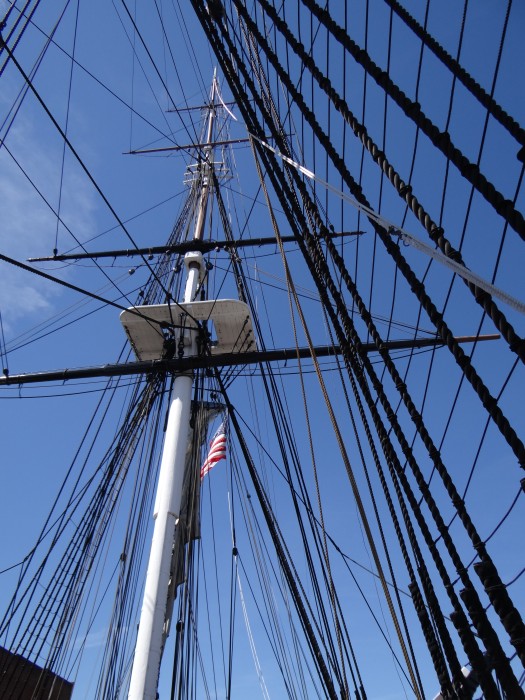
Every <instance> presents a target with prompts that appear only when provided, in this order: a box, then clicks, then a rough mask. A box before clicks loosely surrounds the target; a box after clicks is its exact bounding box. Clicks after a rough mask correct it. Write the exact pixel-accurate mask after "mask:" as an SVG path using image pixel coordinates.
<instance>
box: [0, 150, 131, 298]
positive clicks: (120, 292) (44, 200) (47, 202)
mask: <svg viewBox="0 0 525 700" xmlns="http://www.w3.org/2000/svg"><path fill="white" fill-rule="evenodd" d="M2 145H3V147H4V149H5V151H6V152H7V153H8V154H9V156H10V158H11V159H12V160H13V162H14V163H15V165H16V166H17V167H18V168H19V169H20V171H21V172H22V174H23V175H24V177H25V178H26V179H27V180H28V182H29V183H30V184H31V186H32V187H33V188H34V189H35V191H36V193H37V194H38V195H39V197H40V198H41V199H42V201H43V202H44V204H45V205H46V206H47V207H48V208H49V209H50V211H51V212H52V213H53V214H54V215H55V217H56V220H57V231H58V223H59V222H60V223H61V224H62V226H64V228H65V229H66V231H67V232H68V233H69V234H70V236H71V237H72V238H73V239H74V240H75V241H76V243H77V244H78V245H79V246H80V247H81V248H82V250H84V252H86V254H87V251H86V248H85V247H84V245H83V244H82V243H81V242H80V241H79V240H78V238H77V237H76V236H75V234H74V233H73V231H72V230H71V229H70V228H69V226H67V225H66V223H65V222H64V221H62V219H61V218H60V211H55V209H54V208H53V207H52V205H51V203H50V202H49V201H48V200H47V199H46V197H45V196H44V194H43V193H42V192H41V190H39V189H38V187H37V185H36V183H35V182H34V181H33V180H32V179H31V178H30V177H29V175H28V173H26V171H25V170H24V168H23V166H22V164H21V163H20V162H19V161H18V160H17V158H16V157H15V156H14V154H13V153H12V152H11V150H10V149H9V148H8V147H7V145H6V144H5V142H3V144H2ZM59 207H60V203H59ZM55 252H56V248H55ZM94 262H95V265H96V267H97V268H98V269H99V270H100V272H102V274H103V275H104V277H105V278H106V279H107V280H108V281H109V283H110V285H111V286H113V287H114V288H115V289H116V290H117V292H118V293H119V295H120V298H122V299H125V300H126V301H127V302H128V303H129V304H132V302H131V301H130V300H129V299H128V297H127V295H126V294H125V293H124V292H123V291H122V290H121V289H119V287H118V286H117V285H116V283H115V282H114V281H113V280H112V279H111V277H110V276H109V275H108V274H107V273H106V272H104V270H103V269H102V267H101V265H99V263H98V262H96V261H94ZM12 264H16V263H14V262H13V263H12ZM23 269H26V268H23ZM29 269H30V270H32V271H33V272H35V274H38V273H37V271H36V270H35V269H34V268H29ZM49 279H51V278H49ZM83 293H84V294H85V295H87V296H89V294H88V292H83ZM107 303H110V302H107Z"/></svg>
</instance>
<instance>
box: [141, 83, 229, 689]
mask: <svg viewBox="0 0 525 700" xmlns="http://www.w3.org/2000/svg"><path fill="white" fill-rule="evenodd" d="M215 89H216V78H215V75H214V77H213V84H212V89H211V95H210V107H209V111H208V124H207V130H206V142H205V143H206V146H205V147H204V154H205V158H204V162H203V165H202V172H201V175H202V177H201V194H200V199H199V205H198V208H197V216H196V220H195V229H194V235H193V238H194V240H201V238H202V234H203V229H204V221H205V217H206V208H207V204H208V197H209V192H210V180H211V178H210V175H211V167H212V166H211V163H210V156H211V153H212V152H213V147H212V146H211V142H212V137H213V124H214V117H215V108H214V101H215ZM184 262H185V265H186V270H187V279H186V288H185V291H184V298H183V300H182V302H183V303H191V302H193V300H194V298H195V293H196V291H197V288H198V285H199V281H200V279H201V277H202V270H203V259H202V255H201V253H199V252H192V253H187V254H186V256H185V258H184ZM172 312H173V315H174V316H176V315H177V310H176V308H172ZM180 325H181V326H182V325H184V324H183V323H181V324H180ZM189 335H190V337H189V344H187V345H185V350H186V355H187V356H192V355H195V354H196V351H197V348H196V331H195V330H190V331H189ZM192 386H193V376H192V373H188V374H187V375H178V376H177V377H176V379H175V381H174V384H173V394H172V401H171V405H170V408H169V414H168V424H167V428H166V437H165V442H164V449H163V454H162V461H161V466H160V473H159V480H158V485H157V495H156V499H155V508H154V513H153V518H154V520H155V526H154V530H153V539H152V542H151V550H150V557H149V563H148V572H147V575H146V583H145V587H144V598H143V603H142V611H141V616H140V623H139V630H138V635H137V643H136V646H135V656H134V659H133V668H132V672H131V681H130V687H129V694H128V698H129V700H156V698H157V686H158V679H159V672H160V663H161V658H162V651H163V643H164V628H165V622H166V609H167V603H168V586H169V580H170V570H171V560H172V547H173V539H174V535H175V527H176V524H177V520H178V517H179V513H180V507H181V494H182V481H183V477H184V464H185V455H186V448H187V441H188V432H189V424H190V407H191V395H192Z"/></svg>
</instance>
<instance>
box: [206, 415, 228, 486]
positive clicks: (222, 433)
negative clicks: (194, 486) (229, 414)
mask: <svg viewBox="0 0 525 700" xmlns="http://www.w3.org/2000/svg"><path fill="white" fill-rule="evenodd" d="M221 459H226V422H225V421H223V422H222V423H221V424H220V426H219V428H218V430H217V432H216V433H215V435H214V436H213V440H212V441H211V442H210V450H209V452H208V456H207V457H206V459H205V460H204V463H203V465H202V467H201V480H202V479H204V477H205V476H206V474H207V473H208V472H209V471H210V469H213V467H214V466H215V465H216V464H217V462H220V460H221Z"/></svg>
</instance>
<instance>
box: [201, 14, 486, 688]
mask: <svg viewBox="0 0 525 700" xmlns="http://www.w3.org/2000/svg"><path fill="white" fill-rule="evenodd" d="M196 9H197V8H196ZM200 19H201V21H202V22H203V24H204V25H205V26H206V27H207V30H208V32H209V35H210V40H213V41H215V37H214V32H215V26H214V25H213V24H210V23H209V22H208V20H207V18H205V17H204V16H200ZM225 38H226V40H228V37H227V35H226V36H225ZM229 46H230V51H233V52H234V49H233V47H232V46H231V45H230V44H229ZM219 55H220V54H219ZM222 63H223V67H224V69H225V71H226V73H227V74H228V64H227V63H226V62H225V61H222ZM237 65H238V66H239V67H240V68H241V69H242V68H243V64H242V62H238V63H237ZM243 72H244V71H243ZM244 75H245V77H246V73H245V72H244ZM230 86H231V88H232V90H233V91H234V92H236V91H237V90H236V87H237V83H236V82H235V81H230ZM245 107H248V105H245ZM245 118H247V117H245ZM281 204H282V206H285V205H284V203H283V201H282V200H281ZM305 230H306V229H305ZM328 308H330V307H328ZM334 322H335V319H334ZM341 342H342V341H341ZM363 359H366V358H363ZM377 389H379V387H377ZM381 397H382V401H384V400H385V397H384V395H383V394H381ZM400 438H401V436H400ZM412 466H413V469H414V468H416V467H417V465H415V464H413V465H412ZM421 486H423V484H421ZM426 495H427V497H428V496H429V494H428V493H427V494H426ZM433 514H434V515H435V516H436V517H437V511H433ZM423 524H424V523H423V522H421V525H423ZM432 551H433V550H432ZM459 614H460V612H459V609H458V615H459ZM471 651H473V649H471ZM472 658H473V657H472ZM478 668H479V666H478ZM480 670H481V669H480ZM485 681H486V682H488V681H489V677H488V676H486V674H485Z"/></svg>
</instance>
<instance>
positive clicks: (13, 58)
mask: <svg viewBox="0 0 525 700" xmlns="http://www.w3.org/2000/svg"><path fill="white" fill-rule="evenodd" d="M7 51H9V49H7ZM10 55H11V58H12V60H13V63H14V64H15V66H16V68H17V70H18V71H19V72H20V74H21V75H22V77H23V78H24V80H26V82H27V83H28V85H29V88H30V90H31V92H32V93H33V95H34V96H35V97H36V99H37V100H38V102H39V103H40V105H41V106H42V108H43V109H44V111H45V112H46V114H47V115H48V117H49V118H50V119H51V121H52V123H53V125H54V126H55V128H56V129H57V131H58V132H59V134H60V135H61V137H62V138H63V139H64V140H65V142H66V144H67V145H68V148H69V149H70V151H71V153H72V154H73V155H74V157H75V159H76V160H77V162H78V163H79V165H80V167H81V168H82V170H83V171H84V173H85V174H86V175H87V177H88V179H89V180H90V182H91V183H92V185H93V186H94V187H95V189H96V191H97V192H98V193H99V195H100V196H101V197H102V200H103V201H104V203H105V204H106V206H107V207H108V209H109V210H110V212H111V213H112V215H113V216H114V217H115V219H116V220H117V221H118V223H119V225H120V228H121V230H122V231H123V232H124V234H125V235H126V237H127V238H128V240H129V241H130V242H131V244H132V245H133V247H134V248H135V249H136V248H138V246H137V244H136V243H135V241H134V240H133V237H132V236H131V234H130V233H129V231H128V230H127V228H126V226H125V225H124V222H123V221H122V220H121V219H120V217H119V215H118V214H117V212H116V211H115V209H114V208H113V206H112V205H111V203H110V202H109V200H108V199H107V197H106V196H105V195H104V193H103V192H102V190H101V189H100V187H99V185H98V184H97V182H96V181H95V179H94V177H93V175H91V173H90V171H89V170H88V168H87V166H86V165H85V164H84V162H83V160H82V159H81V158H80V156H79V155H78V153H77V151H76V150H75V148H74V146H73V144H72V143H71V142H70V141H69V139H68V138H67V136H66V135H65V134H64V132H63V130H62V128H61V127H60V125H59V124H58V122H57V121H56V119H55V118H54V116H53V115H52V114H51V112H50V111H49V108H48V107H47V106H46V104H45V103H44V101H43V99H42V98H41V96H40V95H39V93H38V92H37V90H36V88H35V87H34V85H33V83H32V82H31V80H30V79H29V77H28V76H27V75H26V73H25V72H24V69H23V68H22V66H21V65H20V63H19V62H18V61H17V59H16V58H15V57H14V56H13V55H12V53H11V52H10ZM140 257H141V258H142V260H143V261H144V264H145V265H146V266H147V267H148V269H149V270H150V272H151V274H152V275H153V276H155V272H154V270H153V269H152V268H151V266H150V264H149V262H148V261H147V259H146V258H145V257H144V255H141V256H140ZM157 282H158V283H159V285H160V287H161V288H162V289H164V287H163V284H162V282H161V280H159V279H157ZM164 292H165V293H168V290H166V289H164ZM174 303H175V304H177V302H174Z"/></svg>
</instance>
